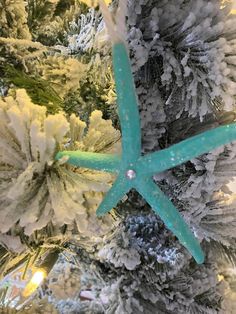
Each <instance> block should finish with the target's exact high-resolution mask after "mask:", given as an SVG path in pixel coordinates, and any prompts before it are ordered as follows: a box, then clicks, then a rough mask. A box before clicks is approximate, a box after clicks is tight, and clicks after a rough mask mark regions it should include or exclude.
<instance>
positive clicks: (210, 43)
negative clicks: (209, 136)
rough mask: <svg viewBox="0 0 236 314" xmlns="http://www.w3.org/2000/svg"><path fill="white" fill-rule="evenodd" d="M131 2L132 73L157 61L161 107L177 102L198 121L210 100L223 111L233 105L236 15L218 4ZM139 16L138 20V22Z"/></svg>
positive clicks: (200, 1) (208, 108)
mask: <svg viewBox="0 0 236 314" xmlns="http://www.w3.org/2000/svg"><path fill="white" fill-rule="evenodd" d="M147 2H148V1H146V0H139V1H131V2H130V4H129V20H128V22H129V24H130V26H131V28H130V32H129V41H130V47H131V49H132V51H133V54H134V57H133V62H134V69H135V70H137V69H139V68H141V67H142V66H145V67H149V65H148V62H147V61H148V60H150V59H151V60H156V61H157V64H158V66H157V67H158V68H159V69H161V71H158V68H157V71H156V72H157V79H158V82H159V80H160V81H161V84H162V86H163V88H164V89H165V95H166V104H173V103H175V102H176V101H178V102H179V103H183V107H181V106H180V107H179V115H181V113H182V111H183V110H185V111H188V112H189V115H191V116H197V115H199V116H200V117H201V118H202V117H203V116H204V115H205V114H206V113H207V112H209V111H211V110H212V108H211V105H210V104H211V101H215V100H217V99H222V100H223V103H224V105H225V109H226V110H232V109H233V108H234V107H235V95H236V83H235V79H236V70H235V62H236V61H235V60H236V59H235V54H236V45H235V39H233V38H234V36H233V35H234V34H235V31H236V23H235V19H236V18H235V15H230V16H229V15H228V11H227V9H224V10H223V9H220V5H221V4H220V1H215V2H213V1H211V2H209V1H207V0H197V1H195V0H192V1H183V0H178V1H176V0H171V1H168V3H167V1H165V0H161V1H151V3H150V1H149V2H148V8H147V9H145V8H146V7H145V5H147ZM141 16H142V18H141Z"/></svg>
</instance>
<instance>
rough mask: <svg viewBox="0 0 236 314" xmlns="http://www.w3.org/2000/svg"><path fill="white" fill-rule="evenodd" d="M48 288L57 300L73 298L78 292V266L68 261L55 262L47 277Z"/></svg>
mask: <svg viewBox="0 0 236 314" xmlns="http://www.w3.org/2000/svg"><path fill="white" fill-rule="evenodd" d="M48 288H49V290H50V291H51V292H52V296H53V297H54V298H56V299H57V300H66V299H74V298H75V297H76V296H78V295H79V292H80V274H79V270H78V267H76V266H74V265H73V264H70V263H65V262H64V263H63V262H62V263H57V264H56V265H55V266H54V268H53V271H52V272H51V273H50V275H49V277H48Z"/></svg>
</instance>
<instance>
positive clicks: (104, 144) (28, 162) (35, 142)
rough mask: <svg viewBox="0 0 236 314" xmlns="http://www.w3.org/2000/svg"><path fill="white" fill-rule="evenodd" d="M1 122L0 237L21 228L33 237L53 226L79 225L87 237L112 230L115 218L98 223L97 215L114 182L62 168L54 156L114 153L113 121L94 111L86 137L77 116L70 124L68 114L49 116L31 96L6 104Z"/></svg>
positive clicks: (10, 99) (0, 105)
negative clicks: (72, 152) (70, 152)
mask: <svg viewBox="0 0 236 314" xmlns="http://www.w3.org/2000/svg"><path fill="white" fill-rule="evenodd" d="M0 119H1V125H0V148H1V150H0V221H1V222H0V231H1V232H2V233H5V232H7V231H8V230H9V229H10V228H12V227H14V226H16V224H19V225H20V226H21V227H23V228H24V230H25V234H27V235H30V234H32V233H33V232H34V231H35V230H39V229H41V228H43V227H45V226H46V225H47V224H48V223H49V222H50V221H52V222H53V224H55V225H57V226H62V225H64V224H73V223H74V222H76V224H77V227H78V230H79V232H81V233H82V234H83V235H84V236H85V235H87V236H98V235H99V234H100V233H103V232H106V231H108V230H110V228H111V226H112V223H111V218H110V216H109V215H106V216H105V217H104V218H103V219H98V218H96V217H95V210H96V206H97V205H98V204H99V203H100V202H101V200H102V198H103V193H104V192H106V191H107V190H108V189H109V187H110V184H111V182H112V181H113V177H112V176H111V175H109V174H104V173H100V172H93V171H88V170H85V169H80V168H78V169H75V168H74V167H71V166H68V165H61V162H62V161H60V162H54V156H55V153H56V152H57V151H58V150H62V149H65V148H66V149H69V150H77V149H80V150H84V151H93V152H96V151H99V152H101V151H102V152H103V151H109V150H112V147H115V146H114V143H115V142H117V141H118V140H119V137H120V134H119V132H118V131H116V130H115V129H114V128H113V127H112V124H111V121H105V120H103V119H102V113H101V112H99V111H94V112H93V113H92V114H91V117H90V125H89V127H88V131H87V133H86V132H85V128H86V124H85V123H84V122H82V121H81V120H80V119H79V118H78V117H76V116H75V115H74V114H73V115H72V116H71V117H70V118H69V120H68V121H67V119H66V117H65V116H64V114H63V113H58V114H55V115H48V116H47V115H46V108H45V107H42V106H38V105H35V104H33V103H32V102H31V100H30V98H29V97H28V95H27V94H26V92H25V90H17V91H16V96H15V98H13V97H12V96H9V97H6V98H5V99H4V100H1V101H0ZM90 193H94V194H90ZM91 196H93V200H90V197H91ZM68 208H69V209H70V210H69V212H68ZM90 222H92V224H91V225H89V224H90ZM96 222H97V224H96ZM93 227H95V230H94V228H93ZM94 232H96V233H94Z"/></svg>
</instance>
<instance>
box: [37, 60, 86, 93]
mask: <svg viewBox="0 0 236 314" xmlns="http://www.w3.org/2000/svg"><path fill="white" fill-rule="evenodd" d="M37 68H38V71H39V73H40V75H41V76H42V77H43V79H45V80H46V81H49V82H51V83H52V85H53V87H54V89H55V90H56V91H57V93H58V94H59V95H60V96H61V97H64V96H65V94H67V93H68V92H74V91H75V90H77V89H78V88H79V82H80V81H81V80H82V79H83V78H84V77H85V75H86V70H87V66H86V65H85V64H83V63H81V62H79V61H78V60H76V59H73V58H65V57H63V56H57V55H55V56H49V57H47V59H45V60H44V61H43V63H42V64H40V65H37Z"/></svg>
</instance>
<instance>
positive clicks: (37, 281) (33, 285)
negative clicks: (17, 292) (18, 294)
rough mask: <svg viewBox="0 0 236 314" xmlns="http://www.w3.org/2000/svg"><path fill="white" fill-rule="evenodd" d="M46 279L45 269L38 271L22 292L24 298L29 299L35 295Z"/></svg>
mask: <svg viewBox="0 0 236 314" xmlns="http://www.w3.org/2000/svg"><path fill="white" fill-rule="evenodd" d="M46 277H47V273H46V271H45V270H44V269H38V270H36V272H35V273H34V274H33V276H32V278H31V279H30V281H29V282H28V283H27V285H26V286H25V288H24V290H23V292H22V295H23V297H25V298H27V297H29V296H30V295H31V294H33V293H34V292H35V291H36V289H37V288H38V287H39V286H40V285H41V283H42V282H43V280H44V279H45V278H46Z"/></svg>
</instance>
